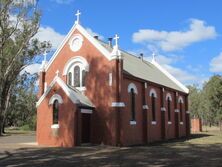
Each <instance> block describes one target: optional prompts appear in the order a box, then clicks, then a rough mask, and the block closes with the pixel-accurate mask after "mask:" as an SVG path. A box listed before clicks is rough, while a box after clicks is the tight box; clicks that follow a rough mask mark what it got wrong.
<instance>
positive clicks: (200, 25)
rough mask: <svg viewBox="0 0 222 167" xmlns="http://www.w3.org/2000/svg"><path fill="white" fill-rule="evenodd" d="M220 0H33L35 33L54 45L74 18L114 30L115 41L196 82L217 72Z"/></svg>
mask: <svg viewBox="0 0 222 167" xmlns="http://www.w3.org/2000/svg"><path fill="white" fill-rule="evenodd" d="M221 6H222V1H220V0H213V1H212V0H183V1H182V0H181V1H178V0H168V1H166V0H152V1H151V0H137V1H133V0H131V1H126V0H122V1H120V0H112V1H104V0H93V1H89V0H88V1H87V0H39V7H40V9H41V10H42V19H41V28H40V32H39V33H38V34H37V37H38V38H40V39H41V40H51V42H52V44H53V48H54V49H55V48H56V47H57V46H58V45H59V43H60V42H61V40H62V39H63V38H64V36H65V35H66V34H67V33H68V31H69V30H70V28H71V27H72V25H73V24H74V22H75V19H76V16H75V12H76V11H77V10H78V9H79V10H80V12H81V13H82V14H81V16H80V20H81V24H82V25H83V27H85V28H86V29H87V30H88V31H90V33H92V34H95V33H96V34H99V35H100V36H101V38H102V39H103V40H107V38H108V37H113V36H114V35H115V34H118V35H119V36H120V41H119V44H120V47H121V48H122V49H124V50H126V51H129V52H132V53H135V54H137V55H139V53H141V52H142V53H144V55H145V56H146V58H147V59H150V56H151V54H152V52H155V53H156V54H157V56H156V60H157V61H158V62H159V63H160V64H161V65H162V66H163V67H164V68H166V69H167V70H168V71H169V72H170V73H171V74H172V75H174V76H175V77H176V78H177V79H179V80H180V81H181V82H182V83H184V84H193V83H194V84H200V85H201V84H202V83H203V82H204V81H206V80H208V78H209V77H210V76H211V75H213V74H221V73H222V38H221V31H222V24H221V16H222V10H221Z"/></svg>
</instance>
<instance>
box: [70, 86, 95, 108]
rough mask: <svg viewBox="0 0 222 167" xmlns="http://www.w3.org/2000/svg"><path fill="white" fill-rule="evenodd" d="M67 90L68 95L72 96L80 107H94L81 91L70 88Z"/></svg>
mask: <svg viewBox="0 0 222 167" xmlns="http://www.w3.org/2000/svg"><path fill="white" fill-rule="evenodd" d="M67 86H68V85H67ZM68 89H69V90H70V93H71V94H73V95H74V96H75V97H76V98H77V99H78V100H79V103H80V104H81V105H83V106H87V107H94V105H93V103H92V102H91V101H90V100H89V99H88V97H86V96H85V95H84V94H82V92H81V91H79V90H77V89H76V88H74V87H71V86H68Z"/></svg>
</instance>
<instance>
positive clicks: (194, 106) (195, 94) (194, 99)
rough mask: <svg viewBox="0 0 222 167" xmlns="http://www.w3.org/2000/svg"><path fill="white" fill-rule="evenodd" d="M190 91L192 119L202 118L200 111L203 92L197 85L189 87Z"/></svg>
mask: <svg viewBox="0 0 222 167" xmlns="http://www.w3.org/2000/svg"><path fill="white" fill-rule="evenodd" d="M187 87H188V89H189V92H190V93H189V110H190V111H191V117H193V118H201V115H202V113H201V110H200V96H201V91H200V90H199V89H198V88H197V86H196V85H192V86H187Z"/></svg>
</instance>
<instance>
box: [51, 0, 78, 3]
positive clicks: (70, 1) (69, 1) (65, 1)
mask: <svg viewBox="0 0 222 167" xmlns="http://www.w3.org/2000/svg"><path fill="white" fill-rule="evenodd" d="M51 1H52V2H56V3H58V4H70V3H72V2H74V0H51Z"/></svg>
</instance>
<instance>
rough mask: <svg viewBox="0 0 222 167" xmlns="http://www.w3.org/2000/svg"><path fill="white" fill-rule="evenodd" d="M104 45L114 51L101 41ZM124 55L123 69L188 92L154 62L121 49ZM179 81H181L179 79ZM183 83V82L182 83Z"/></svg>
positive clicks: (137, 75) (142, 77)
mask: <svg viewBox="0 0 222 167" xmlns="http://www.w3.org/2000/svg"><path fill="white" fill-rule="evenodd" d="M99 42H100V44H101V45H102V46H104V47H105V48H106V49H107V50H108V51H112V48H111V47H110V46H109V45H108V44H107V43H104V42H102V41H99ZM121 54H122V56H123V60H124V61H123V69H124V71H125V72H126V73H128V74H130V75H132V76H135V77H137V78H141V79H144V80H147V81H151V82H153V83H157V84H159V85H164V86H166V87H169V88H172V89H175V90H178V91H181V92H184V93H187V92H186V91H184V89H182V88H181V86H179V85H178V84H176V83H175V82H174V81H173V80H172V79H170V78H169V77H168V76H167V75H166V74H165V73H164V72H163V71H161V70H160V69H159V68H157V67H156V66H155V65H154V64H153V63H151V62H148V61H146V60H142V59H140V58H138V57H136V56H134V55H132V54H129V53H127V52H125V51H123V50H121ZM177 82H179V81H177ZM180 84H181V83H180Z"/></svg>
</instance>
